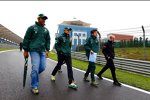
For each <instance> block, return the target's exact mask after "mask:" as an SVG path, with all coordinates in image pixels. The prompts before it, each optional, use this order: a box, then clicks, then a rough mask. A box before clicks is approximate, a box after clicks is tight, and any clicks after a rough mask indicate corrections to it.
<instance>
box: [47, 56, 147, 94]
mask: <svg viewBox="0 0 150 100" xmlns="http://www.w3.org/2000/svg"><path fill="white" fill-rule="evenodd" d="M47 59H48V60H50V61H54V62H57V61H55V60H52V59H50V58H47ZM65 66H66V65H65ZM73 69H75V70H78V71H80V72H82V73H85V71H83V70H80V69H77V68H74V67H73ZM95 77H97V75H95ZM103 78H104V77H103ZM104 80H107V81H109V82H113V81H112V80H111V79H108V78H104ZM122 85H123V86H125V87H128V88H131V89H134V90H137V91H140V92H143V93H146V94H150V92H148V91H146V90H143V89H139V88H136V87H133V86H130V85H127V84H122Z"/></svg>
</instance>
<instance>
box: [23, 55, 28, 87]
mask: <svg viewBox="0 0 150 100" xmlns="http://www.w3.org/2000/svg"><path fill="white" fill-rule="evenodd" d="M27 70H28V58H25V63H24V74H23V88H24V87H25V84H26V77H27Z"/></svg>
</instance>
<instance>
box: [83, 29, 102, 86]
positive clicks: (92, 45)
mask: <svg viewBox="0 0 150 100" xmlns="http://www.w3.org/2000/svg"><path fill="white" fill-rule="evenodd" d="M84 48H85V51H86V56H87V58H88V59H89V56H90V54H93V53H98V52H99V41H98V39H97V30H96V29H93V30H92V31H91V36H90V37H89V38H87V40H86V43H85V44H84ZM95 69H96V65H95V62H91V61H89V65H88V69H87V71H86V73H85V75H84V81H86V82H89V80H88V75H89V73H90V72H91V85H93V86H97V85H98V83H97V82H96V81H95V77H94V73H95Z"/></svg>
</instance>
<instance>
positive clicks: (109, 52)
mask: <svg viewBox="0 0 150 100" xmlns="http://www.w3.org/2000/svg"><path fill="white" fill-rule="evenodd" d="M102 52H103V54H104V56H105V58H106V60H108V57H110V58H111V59H114V57H115V52H114V42H112V41H109V40H108V42H107V43H105V44H104V45H103V48H102Z"/></svg>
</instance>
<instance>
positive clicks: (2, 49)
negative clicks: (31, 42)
mask: <svg viewBox="0 0 150 100" xmlns="http://www.w3.org/2000/svg"><path fill="white" fill-rule="evenodd" d="M13 49H14V48H0V51H4V50H13Z"/></svg>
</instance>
